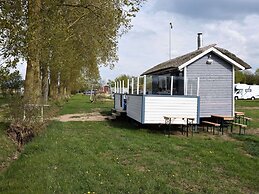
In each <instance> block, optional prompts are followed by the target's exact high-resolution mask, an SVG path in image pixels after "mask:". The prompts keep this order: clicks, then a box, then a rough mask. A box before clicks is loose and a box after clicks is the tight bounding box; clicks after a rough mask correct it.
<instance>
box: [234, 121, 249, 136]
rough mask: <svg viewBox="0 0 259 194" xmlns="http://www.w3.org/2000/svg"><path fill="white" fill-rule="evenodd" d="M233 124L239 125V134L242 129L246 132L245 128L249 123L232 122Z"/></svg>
mask: <svg viewBox="0 0 259 194" xmlns="http://www.w3.org/2000/svg"><path fill="white" fill-rule="evenodd" d="M232 125H236V126H239V134H241V131H242V129H243V131H244V134H245V129H246V128H247V125H244V124H240V123H232Z"/></svg>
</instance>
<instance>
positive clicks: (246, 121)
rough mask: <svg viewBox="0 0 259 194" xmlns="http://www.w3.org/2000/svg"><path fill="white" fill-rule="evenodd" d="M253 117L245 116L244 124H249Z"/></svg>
mask: <svg viewBox="0 0 259 194" xmlns="http://www.w3.org/2000/svg"><path fill="white" fill-rule="evenodd" d="M252 120H253V119H252V118H250V117H244V124H245V125H248V122H251V121H252Z"/></svg>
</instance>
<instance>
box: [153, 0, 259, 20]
mask: <svg viewBox="0 0 259 194" xmlns="http://www.w3.org/2000/svg"><path fill="white" fill-rule="evenodd" d="M157 10H159V11H166V12H174V13H178V14H181V15H184V16H185V17H186V16H188V17H191V18H192V19H203V20H204V19H222V20H226V19H237V18H240V17H244V16H246V15H247V14H258V13H259V1H257V0H217V1H212V0H163V1H156V4H155V6H154V11H157Z"/></svg>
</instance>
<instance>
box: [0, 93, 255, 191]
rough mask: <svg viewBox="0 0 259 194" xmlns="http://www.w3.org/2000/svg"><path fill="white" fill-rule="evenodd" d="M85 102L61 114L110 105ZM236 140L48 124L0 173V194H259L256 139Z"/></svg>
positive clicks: (127, 127)
mask: <svg viewBox="0 0 259 194" xmlns="http://www.w3.org/2000/svg"><path fill="white" fill-rule="evenodd" d="M87 100H88V99H87V97H85V96H79V95H76V96H74V97H73V98H72V99H71V100H70V101H69V103H67V104H66V105H64V107H63V110H61V113H62V114H65V113H76V112H78V111H77V108H78V109H79V110H80V112H88V111H93V110H95V109H96V108H98V109H100V110H101V111H105V110H108V109H110V108H111V106H112V104H109V103H106V102H105V103H104V102H102V103H100V102H99V103H95V104H90V103H88V102H87ZM233 137H234V139H233V138H231V137H229V138H228V139H229V140H231V141H228V139H227V140H226V139H224V138H223V137H222V136H221V135H219V136H217V135H214V136H213V135H204V134H195V135H194V136H193V137H189V138H187V137H185V136H181V135H179V136H178V135H172V136H171V137H170V138H168V137H166V136H164V135H163V133H159V132H156V133H154V132H152V131H149V130H147V129H139V128H136V127H135V126H134V125H132V124H131V123H128V122H127V121H115V122H108V121H106V122H68V123H61V122H52V123H51V124H50V125H49V126H48V128H47V129H46V130H45V131H44V132H43V133H42V134H40V135H39V136H38V137H36V138H35V139H34V140H33V141H32V142H30V143H29V144H27V145H26V146H25V149H24V151H23V153H22V154H21V156H20V158H19V159H18V160H16V161H14V162H13V163H12V165H11V166H10V167H9V168H8V169H6V170H5V171H4V172H2V173H1V174H0V193H87V192H89V191H90V192H95V193H258V192H259V185H258V182H259V171H258V170H257V169H259V158H258V136H254V135H245V136H238V135H233Z"/></svg>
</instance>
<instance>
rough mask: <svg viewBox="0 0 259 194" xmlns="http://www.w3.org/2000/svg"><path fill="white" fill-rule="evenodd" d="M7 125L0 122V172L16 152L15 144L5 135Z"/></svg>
mask: <svg viewBox="0 0 259 194" xmlns="http://www.w3.org/2000/svg"><path fill="white" fill-rule="evenodd" d="M7 127H8V126H7V124H5V123H2V122H0V172H1V171H2V169H3V168H5V166H6V165H7V164H8V163H9V161H10V160H9V159H8V158H9V157H11V156H12V154H14V152H15V151H16V146H15V144H14V143H13V142H12V141H11V139H9V138H8V136H7V134H6V129H7Z"/></svg>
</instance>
